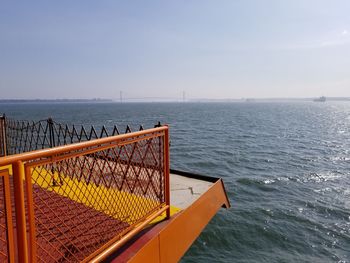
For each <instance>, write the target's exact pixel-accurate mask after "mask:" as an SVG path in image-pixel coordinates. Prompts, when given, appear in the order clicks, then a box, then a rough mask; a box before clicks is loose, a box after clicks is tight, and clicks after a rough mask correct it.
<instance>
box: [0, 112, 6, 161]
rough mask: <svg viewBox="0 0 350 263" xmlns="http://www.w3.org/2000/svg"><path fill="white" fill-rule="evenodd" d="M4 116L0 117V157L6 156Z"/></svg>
mask: <svg viewBox="0 0 350 263" xmlns="http://www.w3.org/2000/svg"><path fill="white" fill-rule="evenodd" d="M6 141H7V138H6V116H5V114H4V115H2V116H0V143H1V145H0V147H1V151H0V156H6V155H7V147H6V146H7V145H6Z"/></svg>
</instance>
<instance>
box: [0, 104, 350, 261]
mask: <svg viewBox="0 0 350 263" xmlns="http://www.w3.org/2000/svg"><path fill="white" fill-rule="evenodd" d="M0 112H4V113H6V114H7V116H8V117H10V118H15V119H27V120H41V119H46V118H48V117H52V118H53V119H54V120H55V121H57V122H61V123H68V124H75V125H84V126H86V127H89V126H91V125H93V126H94V127H101V126H102V125H105V126H106V127H112V126H113V125H115V124H116V125H118V127H120V129H121V130H123V129H125V127H126V125H130V126H131V127H134V130H137V129H138V125H140V124H142V125H143V126H144V127H145V128H147V127H149V128H150V127H153V126H154V125H155V124H156V123H157V122H158V121H160V122H161V123H163V124H169V126H170V136H171V148H170V151H171V153H170V154H171V168H174V169H178V170H183V171H189V172H194V173H199V174H203V175H209V176H215V177H221V178H223V180H224V182H225V187H226V190H227V194H228V197H229V199H230V202H231V205H232V207H231V208H230V209H228V210H225V209H221V210H220V211H219V212H218V214H217V215H216V216H215V217H214V218H213V219H212V221H211V222H210V223H209V225H208V226H207V227H206V228H205V229H204V231H203V232H202V234H201V235H200V236H199V238H198V239H197V240H196V241H195V242H194V244H193V245H192V247H191V248H190V249H189V250H188V252H187V253H186V254H185V256H184V257H183V258H182V260H181V262H195V263H198V262H203V263H208V262H350V102H328V101H327V102H325V103H320V102H318V103H317V102H259V101H256V102H249V103H248V102H237V103H12V104H11V103H7V104H6V103H2V104H0Z"/></svg>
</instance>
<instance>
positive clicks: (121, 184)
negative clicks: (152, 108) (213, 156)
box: [31, 137, 165, 262]
mask: <svg viewBox="0 0 350 263" xmlns="http://www.w3.org/2000/svg"><path fill="white" fill-rule="evenodd" d="M135 139H136V141H135V142H132V143H129V144H125V145H121V146H114V147H111V148H108V149H105V150H100V151H96V152H93V153H88V154H83V155H80V154H79V156H76V157H72V158H64V159H62V160H59V161H56V162H50V163H48V164H44V165H34V166H31V181H32V184H33V187H32V189H33V205H34V215H35V230H36V244H37V251H38V253H37V260H38V261H42V262H48V261H51V262H63V261H81V260H83V259H84V258H86V257H87V256H88V255H90V254H91V253H93V252H94V251H96V250H97V249H98V248H99V247H101V246H102V245H104V244H106V243H107V242H108V241H110V240H111V239H112V238H114V237H116V236H121V235H122V234H123V233H126V232H128V231H129V230H130V229H132V227H133V226H134V225H135V224H137V223H138V222H140V221H141V220H142V219H144V218H145V217H147V216H148V215H150V214H151V213H152V212H154V211H155V210H156V209H159V208H160V207H161V206H162V205H163V204H164V201H165V196H164V179H163V177H164V167H163V152H164V150H163V137H155V138H150V139H146V140H143V139H142V140H137V138H135Z"/></svg>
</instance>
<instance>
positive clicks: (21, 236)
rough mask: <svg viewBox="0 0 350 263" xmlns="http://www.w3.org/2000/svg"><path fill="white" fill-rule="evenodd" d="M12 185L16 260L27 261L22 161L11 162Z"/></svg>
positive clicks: (25, 262) (24, 262)
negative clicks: (15, 229) (15, 230)
mask: <svg viewBox="0 0 350 263" xmlns="http://www.w3.org/2000/svg"><path fill="white" fill-rule="evenodd" d="M12 169H13V185H14V189H15V191H14V194H15V214H16V227H17V249H18V261H19V262H23V263H27V262H28V248H27V232H26V212H25V207H24V187H23V182H24V167H23V162H22V161H17V162H14V163H13V164H12Z"/></svg>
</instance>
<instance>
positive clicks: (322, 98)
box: [314, 96, 326, 102]
mask: <svg viewBox="0 0 350 263" xmlns="http://www.w3.org/2000/svg"><path fill="white" fill-rule="evenodd" d="M325 101H326V97H325V96H322V97H319V98H317V99H314V102H325Z"/></svg>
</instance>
